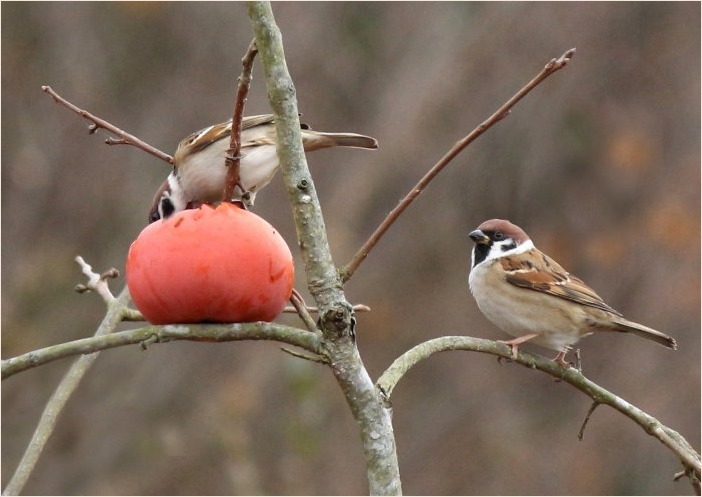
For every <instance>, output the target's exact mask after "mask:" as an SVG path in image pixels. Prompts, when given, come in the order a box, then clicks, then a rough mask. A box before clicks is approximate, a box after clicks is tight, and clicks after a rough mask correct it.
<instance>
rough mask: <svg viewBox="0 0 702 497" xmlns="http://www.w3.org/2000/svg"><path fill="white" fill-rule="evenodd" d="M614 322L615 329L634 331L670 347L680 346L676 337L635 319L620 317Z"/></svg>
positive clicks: (635, 333) (613, 320) (613, 328)
mask: <svg viewBox="0 0 702 497" xmlns="http://www.w3.org/2000/svg"><path fill="white" fill-rule="evenodd" d="M612 323H613V324H614V326H613V327H612V330H613V331H621V332H624V333H633V334H634V335H638V336H640V337H642V338H645V339H647V340H652V341H654V342H656V343H660V344H661V345H663V346H665V347H668V348H669V349H673V350H677V348H678V343H677V342H676V341H675V338H673V337H669V336H668V335H666V334H665V333H661V332H660V331H656V330H654V329H653V328H649V327H648V326H644V325H642V324H639V323H634V322H633V321H628V320H626V319H624V318H620V317H617V318H614V319H612Z"/></svg>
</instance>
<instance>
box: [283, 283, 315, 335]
mask: <svg viewBox="0 0 702 497" xmlns="http://www.w3.org/2000/svg"><path fill="white" fill-rule="evenodd" d="M290 303H292V305H293V308H294V310H295V311H296V312H297V314H298V316H300V319H301V320H302V322H303V323H305V326H306V327H307V329H308V330H309V331H311V332H312V333H320V334H321V333H322V332H321V330H320V329H319V328H318V327H317V323H315V322H314V319H312V316H310V313H309V311H308V310H307V305H306V304H305V301H304V299H303V298H302V295H300V293H299V292H298V291H297V290H295V289H294V288H293V290H292V294H291V295H290Z"/></svg>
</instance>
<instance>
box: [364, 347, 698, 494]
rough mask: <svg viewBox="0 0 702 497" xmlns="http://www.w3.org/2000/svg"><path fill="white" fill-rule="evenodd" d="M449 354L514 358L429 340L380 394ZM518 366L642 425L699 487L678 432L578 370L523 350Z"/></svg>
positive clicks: (694, 457)
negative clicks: (437, 356) (418, 367)
mask: <svg viewBox="0 0 702 497" xmlns="http://www.w3.org/2000/svg"><path fill="white" fill-rule="evenodd" d="M448 350H465V351H472V352H482V353H486V354H492V355H495V356H497V357H503V358H505V359H509V358H510V356H511V350H510V348H509V347H508V346H506V345H505V344H504V343H501V342H496V341H492V340H484V339H481V338H472V337H467V336H445V337H440V338H435V339H433V340H428V341H426V342H423V343H421V344H419V345H417V346H415V347H413V348H412V349H410V350H408V351H407V352H405V353H404V354H403V355H402V356H400V357H398V358H397V359H396V360H395V361H394V362H393V363H392V364H391V365H390V367H389V368H388V369H387V370H386V371H385V372H384V373H383V374H382V375H381V376H380V378H379V379H378V381H377V382H376V387H377V388H378V390H379V391H380V394H381V395H382V396H383V398H384V399H386V401H387V402H389V401H390V397H391V396H392V392H393V390H394V388H395V386H396V385H397V383H398V382H399V381H400V380H401V379H402V378H403V377H404V375H405V374H407V372H408V371H409V370H410V369H411V368H412V367H414V366H415V365H416V364H417V363H419V362H421V361H423V360H424V359H427V358H429V357H431V356H432V355H433V354H436V353H438V352H445V351H448ZM514 362H515V363H517V364H521V365H522V366H526V367H527V368H530V369H538V370H539V371H543V372H544V373H547V374H549V375H551V376H554V377H555V378H559V379H561V380H563V381H564V382H566V383H569V384H570V385H572V386H574V387H575V388H577V389H578V390H580V391H581V392H583V393H584V394H585V395H587V396H588V397H590V398H591V399H592V400H593V402H595V403H596V404H595V405H599V404H605V405H608V406H610V407H612V408H614V409H616V410H617V411H619V412H620V413H622V414H623V415H624V416H626V417H628V418H629V419H631V420H632V421H634V422H635V423H636V424H638V425H639V426H640V427H641V428H643V430H644V431H645V432H646V433H648V434H649V435H651V436H652V437H654V438H657V439H658V440H659V441H660V442H662V443H663V445H665V446H666V447H668V449H670V450H671V451H672V452H673V453H674V454H675V456H676V457H677V458H678V459H679V460H680V462H681V463H682V465H683V467H685V469H686V474H687V475H688V476H689V477H690V480H691V482H692V484H693V486H694V485H695V484H696V483H695V482H697V483H699V479H700V471H701V470H702V463H701V462H700V455H699V454H697V452H696V451H695V450H694V449H693V448H692V446H691V445H690V444H689V443H688V442H687V440H685V438H684V437H683V436H682V435H680V434H679V433H678V432H676V431H675V430H673V429H671V428H668V427H667V426H665V425H663V424H661V422H660V421H658V420H657V419H656V418H654V417H653V416H650V415H649V414H646V413H645V412H643V411H642V410H641V409H639V408H638V407H636V406H634V405H632V404H630V403H629V402H627V401H625V400H624V399H622V398H620V397H618V396H616V395H615V394H613V393H612V392H610V391H608V390H606V389H604V388H602V387H601V386H599V385H597V384H596V383H594V382H592V381H591V380H589V379H587V378H586V377H585V376H584V375H583V374H582V373H581V372H580V371H578V370H577V369H575V368H568V369H566V368H564V367H562V366H560V365H558V364H557V363H555V362H554V361H552V360H550V359H546V358H544V357H540V356H538V355H534V354H530V353H528V352H523V351H521V350H520V351H519V355H518V357H517V359H516V360H514ZM593 410H594V408H593V409H591V411H590V412H589V413H588V418H589V417H590V416H591V414H592V411H593Z"/></svg>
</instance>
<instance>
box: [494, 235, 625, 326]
mask: <svg viewBox="0 0 702 497" xmlns="http://www.w3.org/2000/svg"><path fill="white" fill-rule="evenodd" d="M499 263H500V264H501V267H502V270H503V271H504V274H505V279H506V280H507V282H508V283H511V284H512V285H514V286H517V287H520V288H526V289H529V290H534V291H537V292H541V293H545V294H548V295H553V296H554V297H558V298H561V299H565V300H569V301H571V302H575V303H576V304H581V305H586V306H589V307H594V308H596V309H601V310H603V311H606V312H611V313H612V314H615V315H617V316H621V314H620V313H619V312H617V311H616V310H614V309H612V308H611V307H610V306H609V305H607V303H606V302H605V301H604V300H602V297H600V296H599V295H597V293H595V291H594V290H593V289H592V288H590V287H589V286H587V285H586V284H585V283H584V282H583V280H581V279H580V278H578V277H577V276H574V275H571V274H569V273H568V272H567V271H566V270H565V269H563V268H562V267H561V266H560V265H559V264H558V263H557V262H556V261H554V260H553V259H551V258H550V257H549V256H547V255H546V254H544V253H543V252H541V251H539V250H538V249H531V250H529V251H527V252H524V253H521V254H515V255H510V256H505V257H501V258H500V259H499Z"/></svg>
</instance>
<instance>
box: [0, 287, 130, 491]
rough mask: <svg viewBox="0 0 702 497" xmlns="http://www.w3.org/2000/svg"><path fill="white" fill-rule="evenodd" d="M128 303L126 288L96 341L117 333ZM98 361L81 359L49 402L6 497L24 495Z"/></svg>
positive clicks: (92, 357)
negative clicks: (64, 412)
mask: <svg viewBox="0 0 702 497" xmlns="http://www.w3.org/2000/svg"><path fill="white" fill-rule="evenodd" d="M128 302H129V292H128V291H127V288H126V287H125V288H124V290H122V292H121V293H120V294H119V296H118V297H117V298H116V299H115V300H113V301H111V302H109V303H108V305H107V314H106V315H105V317H104V318H103V320H102V323H100V326H99V327H98V329H97V331H96V332H95V335H94V337H93V338H92V339H94V340H100V339H102V338H104V337H106V336H109V334H110V333H112V332H113V331H114V330H115V328H116V327H117V325H118V324H119V322H120V321H122V316H123V313H124V308H126V306H127V303H128ZM97 357H98V354H97V353H93V354H90V355H83V356H82V357H79V358H78V359H76V361H75V362H74V363H73V365H72V366H71V367H70V369H69V370H68V372H67V373H66V375H65V376H64V377H63V379H62V380H61V382H60V383H59V385H58V387H57V388H56V390H55V391H54V393H53V395H52V396H51V398H50V399H49V401H48V402H47V404H46V407H45V408H44V412H43V413H42V415H41V418H40V420H39V424H38V425H37V428H36V430H35V431H34V435H33V436H32V440H31V441H30V442H29V445H28V446H27V449H26V450H25V452H24V455H23V456H22V460H21V461H20V463H19V465H18V466H17V469H16V470H15V473H14V475H12V478H11V479H10V482H9V483H8V484H7V487H5V490H4V491H3V495H19V494H20V492H21V491H22V489H23V488H24V485H25V484H26V483H27V480H28V479H29V476H30V475H31V473H32V471H33V469H34V466H35V465H36V463H37V461H38V460H39V456H40V455H41V453H42V451H43V450H44V447H45V446H46V442H47V441H48V440H49V437H50V436H51V434H52V433H53V431H54V428H55V427H56V421H57V419H58V416H59V414H61V411H62V410H63V408H64V406H65V405H66V402H68V399H69V398H70V397H71V395H72V394H73V392H74V391H75V390H76V388H77V387H78V385H79V384H80V381H81V380H82V379H83V376H85V373H86V372H87V371H88V369H90V366H92V364H93V362H94V361H95V359H97ZM5 362H6V361H2V371H3V373H2V375H3V378H4V377H5ZM30 367H31V366H30Z"/></svg>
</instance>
